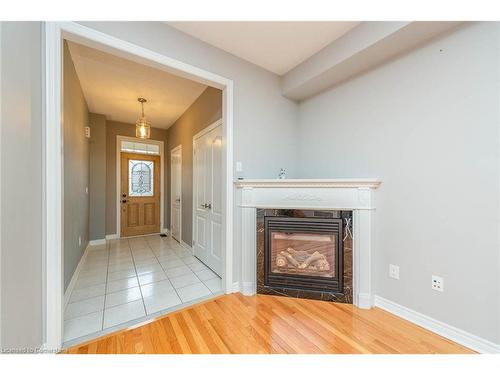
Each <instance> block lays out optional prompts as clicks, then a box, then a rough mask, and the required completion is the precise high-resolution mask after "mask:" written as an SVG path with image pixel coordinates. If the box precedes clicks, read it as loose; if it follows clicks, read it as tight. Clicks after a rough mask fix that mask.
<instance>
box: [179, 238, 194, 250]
mask: <svg viewBox="0 0 500 375" xmlns="http://www.w3.org/2000/svg"><path fill="white" fill-rule="evenodd" d="M179 243H180V244H181V246H182V247H185V248H186V249H188V250H189V251H191V252H192V251H193V248H192V247H191V246H189V245H188V244H187V243H185V242H184V241H183V240H181V241H180V242H179Z"/></svg>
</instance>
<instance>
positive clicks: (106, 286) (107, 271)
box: [101, 243, 111, 331]
mask: <svg viewBox="0 0 500 375" xmlns="http://www.w3.org/2000/svg"><path fill="white" fill-rule="evenodd" d="M110 246H111V244H110V243H107V244H106V250H107V252H108V261H107V265H106V283H105V285H104V305H103V306H102V322H101V331H103V330H104V313H105V312H106V297H107V295H108V293H107V292H108V275H109V247H110Z"/></svg>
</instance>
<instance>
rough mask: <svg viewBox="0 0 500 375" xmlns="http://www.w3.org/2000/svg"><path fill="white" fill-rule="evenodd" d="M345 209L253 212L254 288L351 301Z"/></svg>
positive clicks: (347, 214) (347, 213)
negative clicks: (255, 222) (254, 213)
mask: <svg viewBox="0 0 500 375" xmlns="http://www.w3.org/2000/svg"><path fill="white" fill-rule="evenodd" d="M351 220H352V213H351V212H350V211H318V210H283V209H258V210H257V292H258V293H261V294H275V295H286V296H290V297H301V298H312V299H321V300H328V301H336V302H345V303H352V237H351V233H352V232H351V230H352V229H351V228H350V225H351V222H352V221H351Z"/></svg>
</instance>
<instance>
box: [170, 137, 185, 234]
mask: <svg viewBox="0 0 500 375" xmlns="http://www.w3.org/2000/svg"><path fill="white" fill-rule="evenodd" d="M170 155H171V156H170V166H171V168H170V170H171V173H172V174H171V182H170V183H171V185H170V191H171V195H170V200H171V213H172V214H171V215H172V216H171V218H170V222H171V223H172V225H171V230H172V237H173V238H174V239H176V240H177V241H178V242H180V241H181V210H182V209H181V196H182V175H181V173H182V148H181V147H176V148H175V149H173V150H172V152H171V154H170Z"/></svg>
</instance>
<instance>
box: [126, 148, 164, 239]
mask: <svg viewBox="0 0 500 375" xmlns="http://www.w3.org/2000/svg"><path fill="white" fill-rule="evenodd" d="M159 176H160V157H159V156H158V155H142V154H133V153H127V152H122V153H121V196H120V202H121V203H120V204H121V210H120V226H121V228H120V235H121V237H128V236H139V235H143V234H151V233H159V232H160V177H159Z"/></svg>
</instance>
